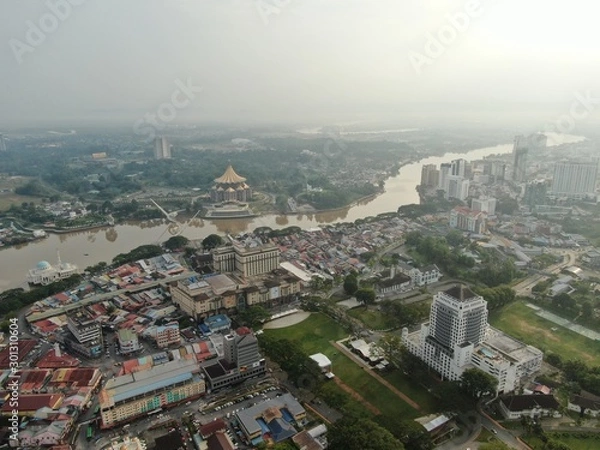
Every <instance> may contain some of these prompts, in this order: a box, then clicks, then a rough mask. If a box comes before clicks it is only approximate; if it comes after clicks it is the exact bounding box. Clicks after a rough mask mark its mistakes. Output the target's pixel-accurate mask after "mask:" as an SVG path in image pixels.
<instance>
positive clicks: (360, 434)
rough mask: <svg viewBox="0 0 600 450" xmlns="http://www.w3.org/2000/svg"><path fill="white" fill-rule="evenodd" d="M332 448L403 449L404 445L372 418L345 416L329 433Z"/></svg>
mask: <svg viewBox="0 0 600 450" xmlns="http://www.w3.org/2000/svg"><path fill="white" fill-rule="evenodd" d="M327 440H328V441H329V447H328V448H329V449H330V450H403V449H404V445H403V444H402V443H401V442H400V441H398V439H396V438H395V437H394V436H393V435H392V434H391V433H390V432H389V431H388V430H386V429H385V428H383V427H381V426H379V425H378V424H377V423H375V422H373V421H372V420H370V419H365V418H358V419H355V418H352V417H344V418H343V419H340V420H338V421H337V422H335V423H334V424H333V425H332V426H331V428H330V429H329V431H328V433H327Z"/></svg>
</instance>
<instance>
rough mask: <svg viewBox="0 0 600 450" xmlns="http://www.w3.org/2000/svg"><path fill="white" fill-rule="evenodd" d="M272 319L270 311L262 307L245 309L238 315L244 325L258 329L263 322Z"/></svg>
mask: <svg viewBox="0 0 600 450" xmlns="http://www.w3.org/2000/svg"><path fill="white" fill-rule="evenodd" d="M270 317H271V314H270V313H269V311H267V310H266V309H265V308H263V307H262V306H260V305H254V306H251V307H249V308H246V309H243V310H241V311H240V312H239V314H238V319H239V320H240V322H241V323H242V324H244V325H247V326H249V327H250V328H256V327H259V326H260V325H261V323H262V322H264V321H265V320H267V319H268V318H270Z"/></svg>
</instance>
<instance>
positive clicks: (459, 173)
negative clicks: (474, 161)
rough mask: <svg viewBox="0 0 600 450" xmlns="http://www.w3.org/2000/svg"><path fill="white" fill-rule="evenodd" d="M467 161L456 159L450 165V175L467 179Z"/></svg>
mask: <svg viewBox="0 0 600 450" xmlns="http://www.w3.org/2000/svg"><path fill="white" fill-rule="evenodd" d="M467 164H468V163H467V160H466V159H455V160H454V161H452V162H451V163H450V175H454V176H456V177H461V178H465V176H466V175H467Z"/></svg>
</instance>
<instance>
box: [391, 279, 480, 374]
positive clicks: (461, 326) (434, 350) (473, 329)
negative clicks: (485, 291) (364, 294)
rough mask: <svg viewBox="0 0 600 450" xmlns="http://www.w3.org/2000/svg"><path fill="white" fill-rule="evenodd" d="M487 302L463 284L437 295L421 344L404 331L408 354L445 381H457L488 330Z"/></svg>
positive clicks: (422, 327) (420, 335) (422, 332)
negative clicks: (415, 357)
mask: <svg viewBox="0 0 600 450" xmlns="http://www.w3.org/2000/svg"><path fill="white" fill-rule="evenodd" d="M487 316H488V312H487V302H486V301H485V300H484V299H483V297H481V296H480V295H476V294H474V293H473V291H471V290H470V289H469V288H468V287H466V286H463V285H457V286H453V287H451V288H450V289H447V290H446V291H444V292H438V293H437V294H436V295H435V296H434V298H433V303H432V304H431V314H430V317H429V323H428V324H423V325H421V330H420V331H419V332H417V333H418V335H419V338H418V342H411V341H410V340H409V339H407V337H408V330H407V329H406V328H405V329H404V330H402V335H403V341H404V342H405V343H406V344H407V346H408V349H409V351H410V352H411V353H412V354H414V355H415V356H418V357H419V358H420V359H422V360H423V361H424V362H425V363H426V364H427V365H428V366H429V367H431V368H432V369H434V370H435V371H436V372H438V373H439V374H440V375H441V376H442V377H443V378H445V379H449V380H458V379H459V378H460V376H461V375H462V372H463V371H464V368H465V367H466V366H467V365H468V364H469V363H470V361H471V356H472V355H473V350H474V348H475V346H477V345H478V344H480V343H481V342H483V341H484V339H485V335H486V332H487V329H488V324H487Z"/></svg>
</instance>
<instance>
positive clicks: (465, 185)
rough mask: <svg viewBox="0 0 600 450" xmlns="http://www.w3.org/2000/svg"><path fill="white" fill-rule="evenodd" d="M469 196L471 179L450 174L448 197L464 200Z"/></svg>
mask: <svg viewBox="0 0 600 450" xmlns="http://www.w3.org/2000/svg"><path fill="white" fill-rule="evenodd" d="M468 196H469V180H465V179H464V178H462V177H460V176H455V175H450V176H449V177H448V190H447V191H446V198H448V199H450V198H456V199H458V200H460V201H461V202H464V201H465V200H466V198H467V197H468Z"/></svg>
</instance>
